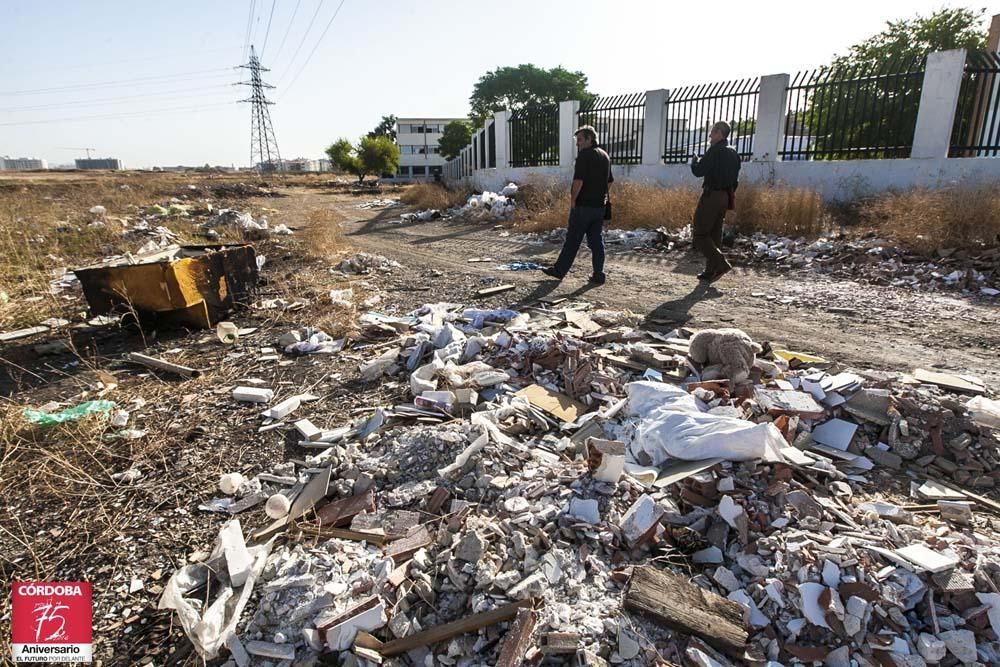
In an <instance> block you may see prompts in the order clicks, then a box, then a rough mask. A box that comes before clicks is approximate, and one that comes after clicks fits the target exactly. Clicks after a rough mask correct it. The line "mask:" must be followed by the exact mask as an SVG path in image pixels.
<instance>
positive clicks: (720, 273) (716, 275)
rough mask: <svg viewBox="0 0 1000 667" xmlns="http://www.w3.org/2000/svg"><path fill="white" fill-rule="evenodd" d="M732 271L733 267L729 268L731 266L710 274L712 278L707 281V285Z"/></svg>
mask: <svg viewBox="0 0 1000 667" xmlns="http://www.w3.org/2000/svg"><path fill="white" fill-rule="evenodd" d="M732 270H733V267H731V266H725V267H723V268H721V269H719V270H718V271H716V272H715V273H714V274H712V277H711V278H709V279H708V282H709V283H714V282H715V281H717V280H718V279H719V278H721V277H722V276H724V275H726V274H727V273H729V272H730V271H732Z"/></svg>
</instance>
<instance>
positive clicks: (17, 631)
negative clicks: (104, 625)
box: [11, 581, 93, 662]
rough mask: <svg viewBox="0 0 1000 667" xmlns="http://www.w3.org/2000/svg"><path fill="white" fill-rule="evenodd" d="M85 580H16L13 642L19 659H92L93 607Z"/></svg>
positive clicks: (13, 593) (30, 660)
mask: <svg viewBox="0 0 1000 667" xmlns="http://www.w3.org/2000/svg"><path fill="white" fill-rule="evenodd" d="M90 593H91V591H90V584H89V583H87V582H85V581H15V582H14V586H13V587H12V589H11V602H12V610H11V644H12V647H13V656H12V657H13V658H14V660H15V661H18V662H92V660H93V648H92V646H93V645H92V641H93V623H92V615H93V610H92V606H91V594H90Z"/></svg>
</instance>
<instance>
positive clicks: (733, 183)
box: [691, 122, 740, 283]
mask: <svg viewBox="0 0 1000 667" xmlns="http://www.w3.org/2000/svg"><path fill="white" fill-rule="evenodd" d="M729 132H730V127H729V124H728V123H723V122H719V123H716V124H715V125H714V126H712V131H711V133H710V134H709V141H711V143H712V146H711V147H710V148H709V149H708V151H706V152H705V155H703V156H702V158H701V159H700V160H699V159H698V157H697V156H695V157H694V159H692V161H691V173H693V174H694V175H695V176H698V177H699V178H702V177H703V178H704V179H705V180H704V182H703V184H702V193H701V198H700V199H699V200H698V208H696V209H695V211H694V224H693V225H692V232H693V239H692V241H693V243H694V247H695V248H697V249H698V250H699V251H700V252H701V254H703V255H704V256H705V270H704V271H703V272H702V273H700V274H699V275H698V280H707V281H708V282H710V283H714V282H715V281H716V280H718V279H719V278H721V277H722V276H724V275H725V274H727V273H729V271H731V270H732V268H733V267H732V266H731V265H730V264H729V262H728V261H727V260H726V256H725V255H723V254H722V224H723V222H724V221H725V219H726V211H731V210H732V209H733V207H734V205H735V202H736V198H735V193H736V187H737V185H738V184H739V175H740V156H739V155H738V154H737V153H736V151H735V150H733V149H732V148H730V147H729V141H728V138H729Z"/></svg>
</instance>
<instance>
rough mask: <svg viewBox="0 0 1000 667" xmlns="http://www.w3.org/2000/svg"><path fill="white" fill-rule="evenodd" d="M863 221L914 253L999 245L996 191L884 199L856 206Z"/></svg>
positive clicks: (999, 192)
mask: <svg viewBox="0 0 1000 667" xmlns="http://www.w3.org/2000/svg"><path fill="white" fill-rule="evenodd" d="M861 219H862V221H863V222H864V223H865V224H866V225H869V226H871V227H873V228H874V229H875V231H877V232H878V233H879V234H880V235H883V236H886V237H889V238H893V239H896V240H898V241H899V242H900V243H901V244H902V245H904V246H906V247H908V248H911V249H913V250H917V251H922V252H930V251H933V250H935V249H937V248H968V247H976V246H981V245H985V246H990V247H991V246H996V245H1000V185H983V186H973V187H948V188H941V189H939V190H928V189H916V190H911V191H909V192H897V193H886V194H883V195H880V196H879V197H876V198H874V199H873V200H871V201H869V202H866V203H865V204H864V205H862V206H861Z"/></svg>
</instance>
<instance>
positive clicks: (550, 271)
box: [542, 267, 563, 280]
mask: <svg viewBox="0 0 1000 667" xmlns="http://www.w3.org/2000/svg"><path fill="white" fill-rule="evenodd" d="M542 273H544V274H545V275H547V276H550V277H552V278H555V279H556V280H562V279H563V276H562V275H561V274H560V273H559V272H558V271H556V270H555V269H554V268H552V267H549V268H545V269H542Z"/></svg>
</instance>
